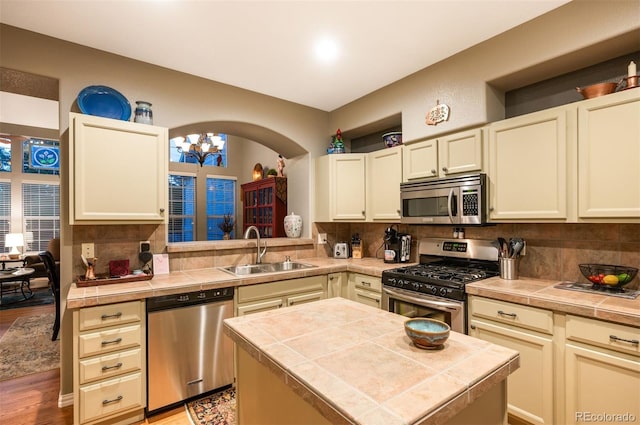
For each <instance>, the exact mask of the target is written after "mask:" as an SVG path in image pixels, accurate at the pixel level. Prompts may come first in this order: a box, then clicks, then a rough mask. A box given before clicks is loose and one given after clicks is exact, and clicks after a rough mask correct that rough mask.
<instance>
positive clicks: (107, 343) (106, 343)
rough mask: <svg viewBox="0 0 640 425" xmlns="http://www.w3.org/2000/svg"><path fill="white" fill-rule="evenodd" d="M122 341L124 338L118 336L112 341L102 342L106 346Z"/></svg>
mask: <svg viewBox="0 0 640 425" xmlns="http://www.w3.org/2000/svg"><path fill="white" fill-rule="evenodd" d="M120 342H122V338H116V339H112V340H110V341H102V343H101V344H102V345H103V346H104V345H109V344H118V343H120Z"/></svg>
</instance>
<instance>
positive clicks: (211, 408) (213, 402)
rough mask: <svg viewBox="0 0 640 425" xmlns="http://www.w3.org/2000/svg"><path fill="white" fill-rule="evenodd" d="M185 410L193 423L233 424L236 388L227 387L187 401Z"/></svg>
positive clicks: (234, 421)
mask: <svg viewBox="0 0 640 425" xmlns="http://www.w3.org/2000/svg"><path fill="white" fill-rule="evenodd" d="M187 411H188V412H189V416H191V420H192V421H193V423H194V424H195V425H235V423H236V390H235V388H228V389H226V390H224V391H221V392H219V393H215V394H211V395H209V396H207V397H203V398H201V399H198V400H196V401H191V402H189V403H187Z"/></svg>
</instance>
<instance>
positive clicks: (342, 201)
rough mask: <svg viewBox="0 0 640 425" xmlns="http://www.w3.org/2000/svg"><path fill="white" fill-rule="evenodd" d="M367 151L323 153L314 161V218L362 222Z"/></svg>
mask: <svg viewBox="0 0 640 425" xmlns="http://www.w3.org/2000/svg"><path fill="white" fill-rule="evenodd" d="M366 158H367V156H366V154H359V153H348V154H335V155H325V156H321V157H318V158H316V161H315V212H316V214H315V221H319V222H330V221H365V219H366Z"/></svg>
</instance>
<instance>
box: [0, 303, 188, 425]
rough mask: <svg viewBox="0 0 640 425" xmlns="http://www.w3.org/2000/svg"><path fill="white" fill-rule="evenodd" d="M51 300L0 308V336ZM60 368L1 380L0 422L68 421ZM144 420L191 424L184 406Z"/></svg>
mask: <svg viewBox="0 0 640 425" xmlns="http://www.w3.org/2000/svg"><path fill="white" fill-rule="evenodd" d="M54 308H55V307H54V306H53V304H50V305H44V306H37V307H24V308H14V309H11V310H2V311H0V338H1V337H2V335H4V334H5V332H6V331H7V329H9V327H10V326H11V324H12V323H13V322H14V321H15V320H16V319H17V318H18V317H22V316H27V317H28V316H36V315H39V314H44V313H53V312H54ZM59 394H60V369H53V370H50V371H47V372H41V373H34V374H32V375H27V376H22V377H20V378H15V379H9V380H6V381H0V424H2V425H14V424H15V425H71V424H73V406H69V407H63V408H59V407H58V397H59ZM143 424H154V425H191V421H190V420H189V417H188V415H187V413H186V412H185V410H184V408H178V409H174V410H172V411H170V412H167V413H164V414H159V415H157V416H154V417H153V418H151V419H147V420H146V421H145V422H143Z"/></svg>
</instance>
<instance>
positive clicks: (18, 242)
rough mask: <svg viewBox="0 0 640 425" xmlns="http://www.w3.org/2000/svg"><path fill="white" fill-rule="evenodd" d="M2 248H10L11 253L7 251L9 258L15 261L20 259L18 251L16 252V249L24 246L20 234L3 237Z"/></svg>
mask: <svg viewBox="0 0 640 425" xmlns="http://www.w3.org/2000/svg"><path fill="white" fill-rule="evenodd" d="M4 246H5V247H7V248H11V251H9V258H10V259H12V260H17V259H18V258H20V251H18V247H22V246H24V236H23V235H22V233H7V234H6V235H4Z"/></svg>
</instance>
